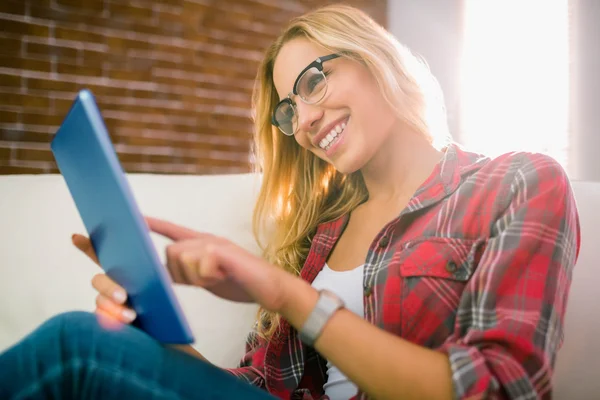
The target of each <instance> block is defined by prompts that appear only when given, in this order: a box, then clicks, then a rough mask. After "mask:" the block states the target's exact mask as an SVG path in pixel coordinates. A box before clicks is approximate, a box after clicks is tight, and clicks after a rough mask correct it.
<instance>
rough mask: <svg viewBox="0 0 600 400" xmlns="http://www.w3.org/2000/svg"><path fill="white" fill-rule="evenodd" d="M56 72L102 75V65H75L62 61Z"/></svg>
mask: <svg viewBox="0 0 600 400" xmlns="http://www.w3.org/2000/svg"><path fill="white" fill-rule="evenodd" d="M56 72H58V73H59V74H70V75H85V76H97V77H101V76H102V66H101V65H100V66H94V65H74V64H67V63H65V62H60V63H58V64H57V66H56Z"/></svg>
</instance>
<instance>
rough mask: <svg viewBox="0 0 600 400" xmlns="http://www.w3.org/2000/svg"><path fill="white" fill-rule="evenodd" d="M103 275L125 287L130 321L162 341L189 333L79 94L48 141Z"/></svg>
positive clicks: (103, 134) (100, 126)
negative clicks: (132, 316)
mask: <svg viewBox="0 0 600 400" xmlns="http://www.w3.org/2000/svg"><path fill="white" fill-rule="evenodd" d="M51 148H52V152H53V153H54V157H55V159H56V163H57V164H58V168H59V170H60V172H61V174H62V175H63V177H64V179H65V181H66V183H67V186H68V188H69V191H70V193H71V196H72V197H73V200H74V201H75V205H76V206H77V209H78V210H79V214H80V216H81V219H82V220H83V223H84V225H85V228H86V230H87V232H88V234H89V236H90V239H91V241H92V244H93V246H94V249H95V250H96V254H97V255H98V259H99V261H100V264H101V265H102V268H103V269H104V270H105V271H106V274H107V275H108V276H109V277H111V278H112V279H113V280H114V281H115V282H117V283H119V285H121V286H122V287H124V288H125V290H126V291H127V294H128V296H129V300H128V303H129V305H130V306H131V307H132V308H133V309H134V310H135V311H136V313H137V315H138V317H137V319H136V320H135V321H134V323H133V325H134V326H136V327H138V328H140V329H142V330H143V331H145V332H146V333H148V334H149V335H150V336H152V337H154V338H155V339H156V340H158V341H160V342H162V343H180V344H187V343H192V342H193V340H194V338H193V335H192V332H191V329H190V328H189V325H188V323H187V321H186V319H185V316H184V314H183V312H182V310H181V307H180V305H179V303H178V302H177V299H176V297H175V295H174V293H173V289H172V284H171V283H172V281H171V279H170V276H169V274H168V271H167V270H166V268H165V267H164V266H163V265H162V263H161V262H160V259H159V257H158V255H157V253H156V250H155V248H154V245H153V243H152V240H151V238H150V234H149V230H148V227H147V225H146V222H145V221H144V219H143V216H142V214H141V213H140V211H139V209H138V207H137V205H136V202H135V199H134V197H133V193H132V191H131V189H130V187H129V185H128V182H127V179H126V177H125V174H124V172H123V169H122V167H121V164H120V163H119V160H118V158H117V155H116V152H115V150H114V147H113V145H112V143H111V140H110V137H109V136H108V132H107V130H106V127H105V125H104V121H103V119H102V116H101V114H100V111H99V109H98V107H97V105H96V102H95V99H94V96H93V94H92V93H91V92H90V91H89V90H82V91H80V92H79V93H78V95H77V97H76V98H75V101H74V103H73V105H72V107H71V109H70V111H69V113H68V114H67V116H66V118H65V120H64V121H63V123H62V125H61V126H60V128H59V129H58V131H57V133H56V135H55V137H54V138H53V140H52V143H51Z"/></svg>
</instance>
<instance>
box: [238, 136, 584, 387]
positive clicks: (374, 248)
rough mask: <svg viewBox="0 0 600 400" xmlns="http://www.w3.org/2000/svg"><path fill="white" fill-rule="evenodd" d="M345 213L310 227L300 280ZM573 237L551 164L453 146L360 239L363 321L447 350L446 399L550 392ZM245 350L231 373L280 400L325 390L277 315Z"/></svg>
mask: <svg viewBox="0 0 600 400" xmlns="http://www.w3.org/2000/svg"><path fill="white" fill-rule="evenodd" d="M348 217H349V216H348V215H345V216H343V217H341V218H339V219H337V220H336V221H332V222H328V223H325V224H322V225H320V226H319V227H318V229H317V232H316V234H315V236H314V238H313V241H312V247H311V249H310V253H309V255H308V258H307V260H306V263H305V265H304V268H303V269H302V273H301V276H302V278H303V279H305V280H307V281H308V282H312V281H313V280H314V278H315V277H316V276H317V274H318V273H319V272H320V271H321V269H322V268H323V265H324V264H325V261H326V259H327V257H328V256H329V254H330V252H331V250H332V248H333V246H334V244H335V243H336V241H337V240H338V238H339V237H340V236H341V234H342V232H343V230H344V227H345V225H346V223H347V221H348ZM579 244H580V236H579V219H578V214H577V210H576V205H575V200H574V198H573V194H572V191H571V187H570V183H569V180H568V179H567V176H566V175H565V172H564V170H563V169H562V168H561V167H560V165H559V164H558V163H557V162H556V161H554V160H553V159H552V158H550V157H547V156H544V155H541V154H533V153H510V154H506V155H503V156H501V157H498V158H496V159H493V160H492V159H489V158H486V157H483V156H481V155H478V154H474V153H469V152H465V151H463V150H462V149H460V148H459V147H458V146H456V145H452V146H450V147H449V148H448V150H447V151H446V154H445V156H444V157H443V159H442V161H441V162H440V163H439V164H438V166H437V167H436V168H435V170H434V172H433V173H432V175H431V176H430V177H429V178H428V180H427V181H426V182H425V183H424V184H423V185H422V186H421V187H420V188H419V189H418V190H417V192H416V193H415V194H414V196H413V198H412V199H411V200H410V202H409V203H408V205H407V206H406V208H405V209H404V210H403V211H402V212H401V213H400V215H399V216H398V217H397V218H396V219H395V220H394V221H392V222H390V223H389V224H387V225H386V226H385V227H384V228H383V229H382V230H381V231H380V232H379V234H378V235H377V236H376V237H375V240H374V241H373V243H372V244H371V246H370V248H369V252H368V255H367V259H366V262H365V267H364V277H363V287H364V291H363V298H364V310H365V315H364V318H365V319H366V320H367V321H369V322H370V323H372V324H374V325H376V326H378V327H380V328H381V329H384V330H386V331H388V332H391V333H393V334H396V335H398V336H400V337H402V338H403V339H405V340H408V341H410V342H413V343H416V344H419V345H421V346H424V347H428V348H431V349H437V350H438V351H440V352H443V353H445V354H447V355H448V357H449V360H450V365H451V368H452V380H453V386H454V392H455V396H456V397H457V398H463V397H471V396H475V397H485V398H490V397H491V398H496V397H497V398H520V399H530V398H538V397H550V394H551V388H552V371H553V366H554V361H555V356H556V352H557V350H558V348H559V347H560V345H561V343H562V339H563V327H564V316H565V307H566V301H567V295H568V291H569V285H570V281H571V273H572V270H573V266H574V264H575V261H576V258H577V255H578V253H579ZM247 350H248V353H247V354H246V355H245V356H244V357H243V359H242V361H241V363H240V366H239V368H236V369H230V370H229V371H230V372H231V373H233V374H234V375H236V376H239V377H240V378H243V379H245V380H247V381H248V382H250V383H252V384H254V385H257V386H259V387H262V388H264V389H265V390H268V391H269V392H270V393H272V394H274V395H275V396H278V397H280V398H286V399H289V398H299V399H311V398H322V399H323V398H326V397H325V396H324V394H323V393H324V391H323V384H324V383H325V380H326V378H327V375H326V367H325V360H324V359H323V358H322V357H321V356H320V355H318V354H317V353H316V352H315V350H314V349H313V348H309V347H308V346H305V345H304V344H303V343H302V342H301V341H300V339H299V338H298V334H297V332H296V330H295V329H294V328H292V327H290V325H289V324H288V323H287V322H286V321H283V322H282V324H281V326H280V327H279V329H278V331H277V333H276V335H275V336H274V337H273V339H272V340H270V341H269V342H268V343H266V342H265V341H263V340H262V339H259V338H258V337H257V335H256V334H255V333H251V334H250V336H249V338H248V343H247ZM357 362H360V360H357ZM410 362H411V361H410V360H398V363H410ZM342 372H343V370H342ZM432 384H435V383H434V382H432ZM355 398H356V399H365V398H367V395H366V394H364V393H361V392H359V393H358V394H357V396H356V397H355Z"/></svg>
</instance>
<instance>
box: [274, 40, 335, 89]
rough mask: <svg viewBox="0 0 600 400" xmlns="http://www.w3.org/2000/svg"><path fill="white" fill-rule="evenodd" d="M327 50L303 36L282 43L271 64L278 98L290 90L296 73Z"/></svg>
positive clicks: (325, 53)
mask: <svg viewBox="0 0 600 400" xmlns="http://www.w3.org/2000/svg"><path fill="white" fill-rule="evenodd" d="M327 54H329V53H327V50H326V49H325V48H323V47H321V46H318V45H316V44H314V43H311V42H309V41H308V40H307V39H304V38H297V39H292V40H290V41H289V42H287V43H286V44H284V45H283V47H282V48H281V50H280V51H279V54H278V55H277V58H276V59H275V65H274V66H273V82H274V83H275V90H277V93H278V94H279V98H280V99H281V98H284V97H286V96H287V95H288V93H290V92H291V91H292V86H293V85H294V82H295V81H296V78H297V77H298V74H300V72H301V71H302V70H303V69H304V68H306V66H307V65H308V64H310V63H311V62H313V61H315V60H316V59H317V57H322V56H325V55H327Z"/></svg>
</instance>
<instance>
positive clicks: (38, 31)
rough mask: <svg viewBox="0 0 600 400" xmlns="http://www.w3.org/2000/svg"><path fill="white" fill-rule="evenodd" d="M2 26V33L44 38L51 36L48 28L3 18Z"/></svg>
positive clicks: (0, 22)
mask: <svg viewBox="0 0 600 400" xmlns="http://www.w3.org/2000/svg"><path fill="white" fill-rule="evenodd" d="M0 26H2V33H16V34H18V35H32V36H43V37H48V36H49V35H50V28H49V27H48V26H45V25H39V24H34V23H28V22H22V21H15V20H10V19H3V18H1V17H0Z"/></svg>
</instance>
